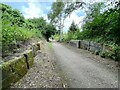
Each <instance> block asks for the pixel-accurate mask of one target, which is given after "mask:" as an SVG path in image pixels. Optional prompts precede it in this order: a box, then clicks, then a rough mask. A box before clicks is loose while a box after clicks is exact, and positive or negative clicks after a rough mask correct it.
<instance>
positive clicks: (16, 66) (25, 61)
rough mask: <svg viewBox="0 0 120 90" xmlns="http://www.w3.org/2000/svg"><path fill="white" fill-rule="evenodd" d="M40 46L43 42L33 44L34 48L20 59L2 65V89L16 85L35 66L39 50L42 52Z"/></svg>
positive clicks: (0, 66) (16, 58)
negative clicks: (35, 58)
mask: <svg viewBox="0 0 120 90" xmlns="http://www.w3.org/2000/svg"><path fill="white" fill-rule="evenodd" d="M40 44H41V42H38V43H37V44H33V45H32V47H30V48H29V49H28V50H26V51H25V52H23V53H22V54H21V55H20V56H19V57H15V58H14V59H13V60H9V61H7V62H4V63H3V64H1V65H0V70H2V74H1V75H2V76H0V77H2V89H5V88H7V87H9V86H10V85H12V84H14V83H15V82H17V81H18V80H19V79H21V78H22V77H23V76H24V75H25V74H26V73H27V71H28V70H29V69H30V68H31V67H32V65H33V62H34V57H35V55H36V54H37V50H40Z"/></svg>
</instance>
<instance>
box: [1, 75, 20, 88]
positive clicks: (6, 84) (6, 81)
mask: <svg viewBox="0 0 120 90" xmlns="http://www.w3.org/2000/svg"><path fill="white" fill-rule="evenodd" d="M19 79H20V77H19V76H18V75H17V74H15V73H11V74H9V75H8V76H7V77H6V78H5V79H4V80H3V81H2V88H3V89H4V88H7V87H9V86H10V85H12V84H13V83H15V82H17V81H18V80H19Z"/></svg>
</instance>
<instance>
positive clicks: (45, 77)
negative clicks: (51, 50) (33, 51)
mask: <svg viewBox="0 0 120 90" xmlns="http://www.w3.org/2000/svg"><path fill="white" fill-rule="evenodd" d="M46 51H48V47H44V52H43V51H42V52H40V51H38V54H37V56H36V57H35V59H34V64H33V67H32V68H31V69H30V70H29V71H28V73H27V74H26V75H25V76H24V77H23V78H22V79H21V80H20V81H18V82H17V83H16V84H15V85H14V86H11V88H65V87H67V83H66V81H64V80H63V76H61V75H62V74H60V73H61V72H58V69H57V66H56V62H55V61H54V60H53V58H51V56H50V55H49V54H48V53H47V52H46Z"/></svg>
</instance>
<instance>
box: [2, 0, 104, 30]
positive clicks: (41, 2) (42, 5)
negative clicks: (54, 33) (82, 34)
mask: <svg viewBox="0 0 120 90" xmlns="http://www.w3.org/2000/svg"><path fill="white" fill-rule="evenodd" d="M54 1H55V0H1V2H2V3H4V4H7V5H10V6H11V7H12V8H14V9H18V10H19V11H20V12H21V13H22V14H23V15H24V17H25V18H26V19H28V18H34V17H36V18H38V17H44V19H46V21H47V22H48V19H47V14H48V13H49V11H50V9H51V6H52V3H53V2H54ZM84 1H89V2H91V3H92V2H93V1H95V0H84ZM96 1H98V0H96ZM99 1H102V0H99ZM84 17H85V12H84V11H83V10H81V9H79V10H77V11H75V12H73V13H72V14H71V15H70V17H67V18H66V19H65V22H64V28H63V32H67V31H68V28H69V27H70V25H71V23H72V21H74V22H75V24H77V25H78V26H79V28H81V26H82V20H83V18H84Z"/></svg>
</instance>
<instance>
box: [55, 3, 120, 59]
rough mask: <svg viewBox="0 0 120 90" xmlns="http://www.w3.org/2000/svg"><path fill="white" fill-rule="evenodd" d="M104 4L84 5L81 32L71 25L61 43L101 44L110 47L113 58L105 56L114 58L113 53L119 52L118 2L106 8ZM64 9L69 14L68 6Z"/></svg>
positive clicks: (119, 15)
mask: <svg viewBox="0 0 120 90" xmlns="http://www.w3.org/2000/svg"><path fill="white" fill-rule="evenodd" d="M72 4H74V3H72ZM105 4H106V3H103V2H96V3H93V4H84V7H85V8H84V7H83V9H84V10H85V13H86V17H85V18H84V24H83V26H82V28H81V29H82V30H81V29H79V28H77V26H76V25H75V24H74V23H72V24H71V26H70V27H69V30H68V33H67V34H63V41H69V40H72V39H74V40H88V41H94V42H98V43H103V44H106V45H108V46H111V47H112V50H113V52H114V53H113V54H112V55H113V56H112V55H111V54H106V55H105V56H109V57H114V56H115V53H116V52H119V50H120V49H119V46H120V2H119V1H111V4H109V5H107V6H106V5H105ZM74 5H75V4H74ZM74 5H72V6H74ZM66 7H68V8H69V9H68V10H67V13H68V14H69V13H71V10H70V6H66ZM86 8H87V9H86ZM75 10H77V8H76V9H75ZM65 11H66V9H65ZM65 11H64V12H65ZM72 11H74V10H72ZM54 37H55V39H58V37H59V36H58V35H55V36H54Z"/></svg>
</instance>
